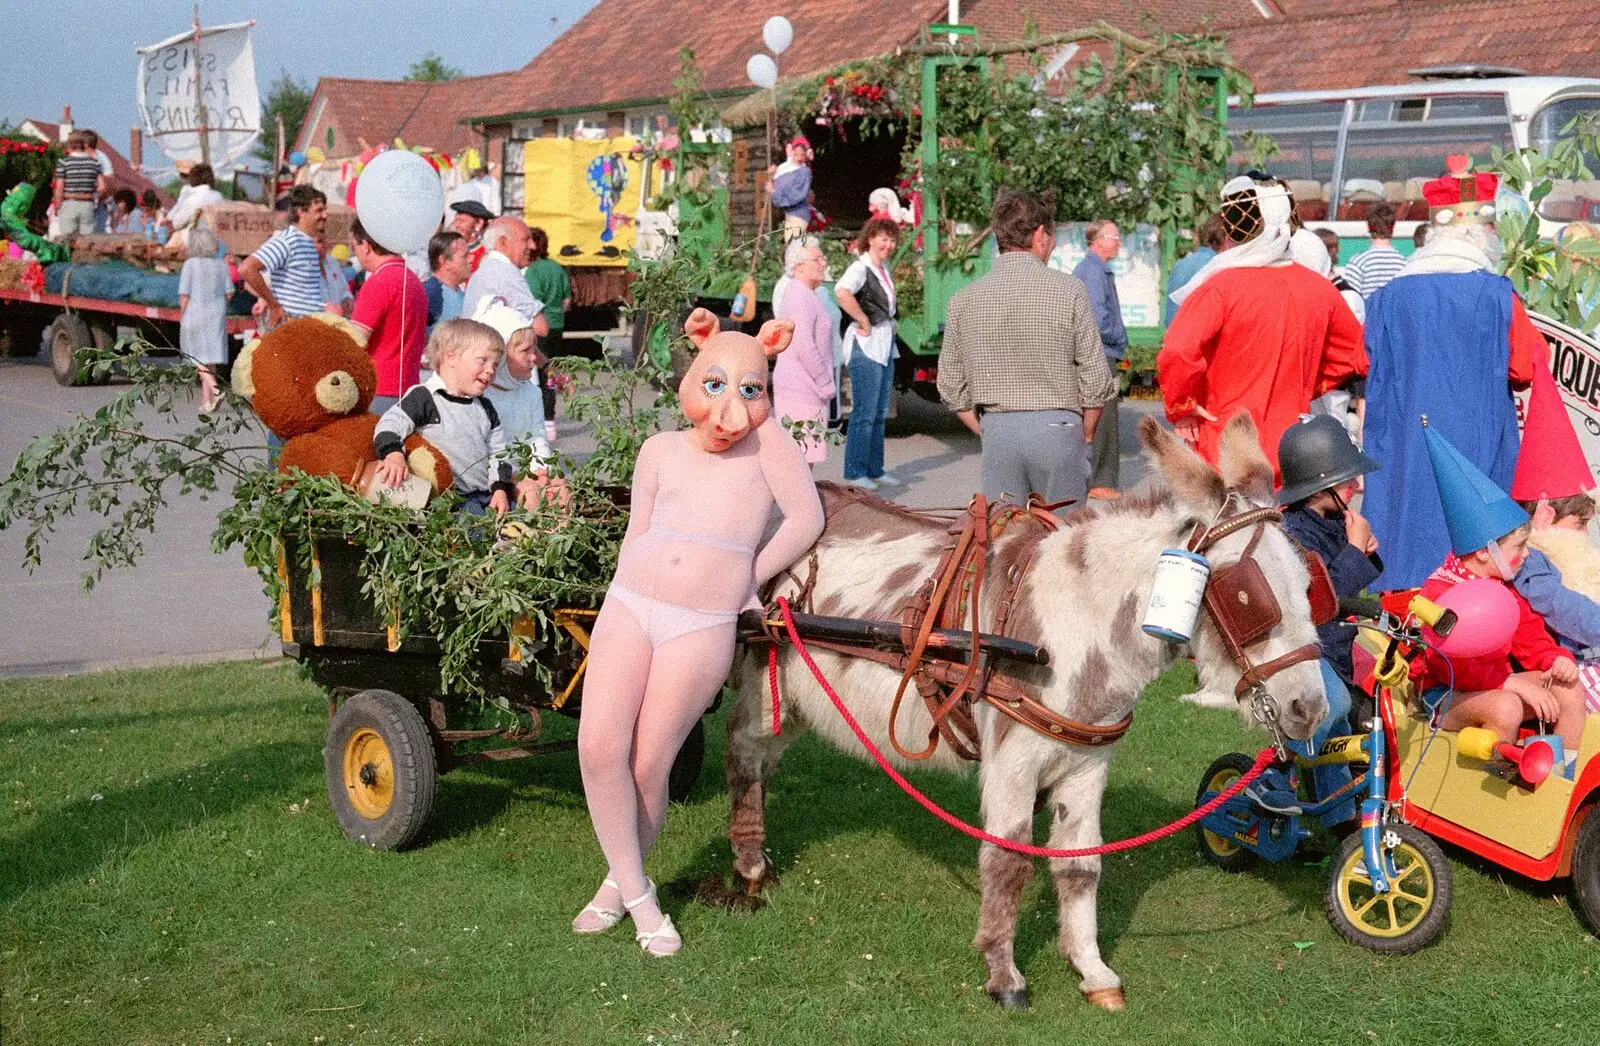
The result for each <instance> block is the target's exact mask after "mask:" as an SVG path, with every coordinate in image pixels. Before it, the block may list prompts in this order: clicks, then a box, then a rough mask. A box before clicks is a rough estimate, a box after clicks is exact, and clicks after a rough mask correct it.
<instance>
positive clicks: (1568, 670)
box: [1550, 657, 1578, 686]
mask: <svg viewBox="0 0 1600 1046" xmlns="http://www.w3.org/2000/svg"><path fill="white" fill-rule="evenodd" d="M1577 681H1578V663H1577V662H1576V661H1574V660H1572V658H1570V657H1558V658H1556V661H1555V664H1553V665H1551V666H1550V682H1552V683H1554V684H1555V685H1556V686H1572V685H1573V684H1574V683H1576V682H1577Z"/></svg>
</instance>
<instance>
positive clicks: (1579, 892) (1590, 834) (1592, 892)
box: [1572, 807, 1600, 935]
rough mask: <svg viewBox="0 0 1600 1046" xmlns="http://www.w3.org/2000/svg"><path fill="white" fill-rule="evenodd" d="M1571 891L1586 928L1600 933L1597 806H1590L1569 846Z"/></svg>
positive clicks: (1599, 823) (1599, 819)
mask: <svg viewBox="0 0 1600 1046" xmlns="http://www.w3.org/2000/svg"><path fill="white" fill-rule="evenodd" d="M1572 895H1573V897H1575V898H1576V899H1577V901H1578V910H1579V911H1580V912H1582V913H1583V921H1584V922H1586V923H1588V924H1589V929H1591V930H1593V931H1594V932H1595V933H1596V934H1597V935H1600V807H1590V808H1589V816H1588V817H1585V818H1584V819H1583V825H1582V826H1581V827H1580V828H1579V829H1578V841H1577V843H1576V844H1574V845H1573V847H1572Z"/></svg>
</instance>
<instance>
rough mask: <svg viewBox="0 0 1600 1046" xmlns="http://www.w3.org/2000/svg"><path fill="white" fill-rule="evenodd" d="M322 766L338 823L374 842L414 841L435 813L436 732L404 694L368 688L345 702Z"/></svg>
mask: <svg viewBox="0 0 1600 1046" xmlns="http://www.w3.org/2000/svg"><path fill="white" fill-rule="evenodd" d="M322 771H323V778H324V783H325V784H326V785H327V788H328V805H329V806H331V807H332V808H333V816H334V818H335V819H336V820H337V821H338V822H339V827H340V828H341V829H343V831H344V834H345V835H348V836H349V837H350V838H352V839H356V840H358V841H360V842H363V843H366V844H367V845H368V846H371V847H374V848H375V849H379V850H396V849H399V848H400V847H402V846H405V845H406V844H408V843H411V842H413V841H415V840H416V839H417V837H418V836H420V835H421V834H422V831H423V829H424V828H426V827H427V824H428V819H429V817H431V816H432V814H433V793H434V786H435V784H436V783H437V782H438V776H439V775H438V767H437V765H436V764H435V762H434V746H433V735H432V734H431V733H430V732H429V730H428V724H427V723H426V722H425V721H424V720H423V718H422V714H421V713H420V712H418V711H417V709H416V706H415V705H413V704H412V703H411V702H410V701H407V700H406V699H405V698H403V697H401V696H400V695H399V694H396V693H393V692H391V691H388V690H363V691H361V693H359V694H356V695H355V696H354V697H352V698H350V699H349V700H348V701H346V702H345V703H344V704H342V705H340V706H339V710H338V711H337V712H335V713H334V714H333V719H332V721H331V722H329V724H328V742H327V745H326V746H325V747H324V748H323V750H322Z"/></svg>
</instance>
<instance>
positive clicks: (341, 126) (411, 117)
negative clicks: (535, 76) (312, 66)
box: [295, 73, 515, 156]
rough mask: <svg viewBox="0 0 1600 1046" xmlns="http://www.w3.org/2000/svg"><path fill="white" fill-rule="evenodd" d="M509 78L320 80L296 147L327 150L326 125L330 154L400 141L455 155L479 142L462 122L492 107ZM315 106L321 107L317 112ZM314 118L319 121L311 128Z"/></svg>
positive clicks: (499, 75) (500, 75) (503, 75)
mask: <svg viewBox="0 0 1600 1046" xmlns="http://www.w3.org/2000/svg"><path fill="white" fill-rule="evenodd" d="M514 75H515V74H514V73H494V74H492V75H489V76H470V77H464V78H462V79H460V80H443V81H440V82H437V83H415V82H410V81H403V80H352V79H346V78H343V77H335V76H324V77H322V78H321V79H319V80H318V81H317V89H316V91H315V92H314V93H313V95H312V99H311V108H310V109H309V110H308V112H307V114H306V115H307V121H306V124H305V125H304V126H302V127H301V129H300V134H299V136H298V137H297V138H296V139H295V148H296V149H305V148H306V147H308V146H311V145H316V146H321V147H322V148H324V149H326V148H327V145H326V138H325V135H326V133H327V132H326V128H327V127H328V126H329V124H330V123H331V124H332V126H333V129H334V149H333V152H332V153H331V154H330V155H333V156H353V155H355V154H356V153H359V152H360V151H361V146H360V145H359V144H358V142H359V140H361V139H365V140H366V142H367V144H368V145H379V144H381V143H383V142H389V141H393V140H394V139H395V138H401V139H404V140H405V143H406V144H407V145H421V146H426V147H429V148H432V149H436V150H438V151H439V152H443V153H457V152H460V151H461V150H462V149H465V148H466V147H467V146H469V145H473V144H475V143H476V142H477V140H478V138H477V135H476V134H475V133H474V132H473V131H472V129H471V128H469V127H467V126H466V125H465V124H463V123H461V120H462V118H463V117H466V116H468V115H470V114H472V113H474V112H477V111H481V109H482V108H483V107H484V106H486V105H489V106H492V105H493V104H494V103H493V101H492V99H493V98H494V97H495V96H496V95H497V94H498V93H499V89H500V88H501V87H502V86H503V84H504V82H505V81H506V80H507V79H508V78H509V77H511V76H514ZM324 102H326V105H325V106H323V103H324ZM319 106H323V108H322V109H321V112H320V113H319ZM313 115H316V116H318V117H319V119H318V120H317V123H316V126H314V127H313V126H312V124H311V120H310V117H311V116H313Z"/></svg>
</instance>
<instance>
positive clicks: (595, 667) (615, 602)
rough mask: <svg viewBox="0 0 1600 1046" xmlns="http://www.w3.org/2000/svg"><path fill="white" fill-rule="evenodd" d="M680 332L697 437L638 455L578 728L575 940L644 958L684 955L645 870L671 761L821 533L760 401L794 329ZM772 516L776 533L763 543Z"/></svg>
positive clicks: (701, 319)
mask: <svg viewBox="0 0 1600 1046" xmlns="http://www.w3.org/2000/svg"><path fill="white" fill-rule="evenodd" d="M684 331H685V333H686V334H687V335H688V336H689V340H690V341H691V342H693V343H694V346H695V349H696V355H695V358H694V362H693V364H692V365H691V366H690V367H689V370H688V372H687V373H686V374H685V375H684V378H683V381H682V383H681V384H680V385H679V386H678V396H679V400H680V402H681V405H682V408H683V413H684V415H685V416H686V417H688V419H689V421H690V423H691V424H692V426H693V427H692V428H689V429H687V430H683V431H678V432H662V433H657V434H656V435H654V436H651V437H650V438H649V439H648V440H646V441H645V443H644V446H643V447H642V448H640V451H639V460H638V464H637V466H636V467H635V470H634V474H633V499H632V507H631V509H630V516H629V520H628V531H627V534H626V535H625V536H624V537H623V539H622V549H621V552H620V555H619V557H618V560H617V572H616V575H615V576H614V577H613V578H612V581H611V586H610V588H608V589H607V590H606V597H605V602H604V603H603V604H602V605H601V607H600V615H599V617H598V618H597V619H596V621H595V625H594V632H593V636H592V639H591V642H590V646H589V669H588V674H587V676H586V677H585V679H584V684H583V712H582V716H581V719H580V722H579V727H578V759H579V764H580V766H581V769H582V772H583V789H584V794H585V796H586V798H587V801H588V804H589V816H590V817H591V818H592V819H593V821H594V831H595V835H596V837H597V838H598V839H599V841H600V849H601V850H602V851H603V852H604V854H605V857H606V861H607V863H608V866H609V870H608V872H607V875H606V878H605V881H604V882H603V883H602V884H601V886H600V889H599V891H598V892H597V893H596V894H595V895H594V899H593V900H592V901H591V902H590V903H589V904H588V905H586V906H585V907H584V909H583V911H582V912H580V913H579V914H578V917H577V918H576V919H574V920H573V922H572V929H573V931H574V932H575V933H581V934H591V933H601V932H603V931H605V930H609V929H611V928H612V927H613V926H615V925H616V924H617V923H619V922H621V921H622V919H623V918H624V917H625V916H631V917H632V919H633V925H634V937H635V939H636V940H637V941H638V942H639V946H640V947H641V948H643V949H644V950H645V951H646V952H648V953H649V954H651V955H671V954H673V953H674V952H676V951H678V949H679V948H681V947H682V945H683V941H682V939H681V938H680V937H679V935H678V931H677V929H676V928H675V927H674V926H673V925H672V919H671V917H669V916H668V915H666V914H665V913H664V912H662V910H661V906H660V905H659V903H657V900H656V890H655V884H654V883H653V882H651V881H650V879H649V878H648V877H646V875H645V873H644V859H645V856H646V855H648V854H649V852H650V849H651V847H652V846H653V845H654V843H655V841H656V837H657V835H658V834H659V833H660V831H661V825H662V821H663V819H664V818H665V816H666V811H667V776H668V773H669V771H670V770H671V769H672V763H673V760H674V759H675V758H676V757H677V754H678V749H679V748H681V747H682V746H683V742H684V740H685V739H686V738H687V737H688V736H689V731H690V730H691V729H693V727H694V724H695V723H696V721H698V720H699V718H700V716H701V715H702V714H703V713H704V712H705V710H706V708H707V707H709V706H710V704H711V702H712V700H713V699H714V698H715V697H716V695H717V692H718V690H719V689H721V687H722V684H723V681H724V680H726V679H727V677H728V670H729V669H730V668H731V667H732V665H733V651H734V623H735V619H736V618H737V617H738V614H739V611H740V610H741V609H742V608H744V607H745V606H749V605H754V603H755V600H756V590H757V588H758V587H759V586H760V585H761V584H763V583H764V582H766V581H767V580H769V579H770V578H772V577H774V576H776V575H777V573H778V572H779V571H781V570H783V569H784V568H786V567H787V566H789V565H790V564H791V563H793V562H794V561H795V560H796V559H798V558H799V557H800V556H801V554H802V553H804V552H805V550H806V549H808V548H810V547H811V545H812V544H813V543H814V542H815V541H816V539H817V537H818V535H820V534H821V533H822V525H823V515H822V502H821V500H820V499H819V498H818V497H817V489H816V487H815V486H814V485H813V483H812V481H811V471H810V469H809V467H808V466H807V465H806V461H805V457H804V456H803V455H802V454H801V452H800V449H799V447H798V446H797V445H796V443H795V442H794V440H793V439H791V438H790V437H789V434H788V433H787V432H785V431H784V430H783V427H782V426H781V425H779V424H778V422H777V421H776V420H775V419H774V418H773V417H772V401H771V399H770V397H769V394H768V378H767V373H768V369H767V360H768V357H771V356H776V355H777V354H778V353H780V352H782V351H783V350H784V349H785V348H786V347H788V345H789V339H790V337H791V335H792V334H793V332H794V324H793V323H792V322H791V321H789V320H772V321H769V322H768V323H767V324H766V325H765V326H763V327H762V328H761V333H760V334H759V335H758V336H757V337H754V338H752V337H750V336H749V335H748V334H739V333H735V332H726V333H718V331H717V321H716V317H714V316H712V314H711V313H709V312H707V311H706V310H705V309H696V310H695V311H694V312H693V313H691V314H690V316H689V318H688V320H687V321H686V322H685V323H684ZM773 505H777V507H778V509H779V511H780V512H781V513H782V514H783V522H782V525H781V526H779V527H778V529H777V531H776V532H775V533H774V534H773V535H772V537H771V539H770V540H768V541H767V542H766V543H765V544H762V543H761V537H762V534H763V533H764V532H765V530H766V528H767V523H768V520H769V518H770V517H771V514H772V507H773Z"/></svg>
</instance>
